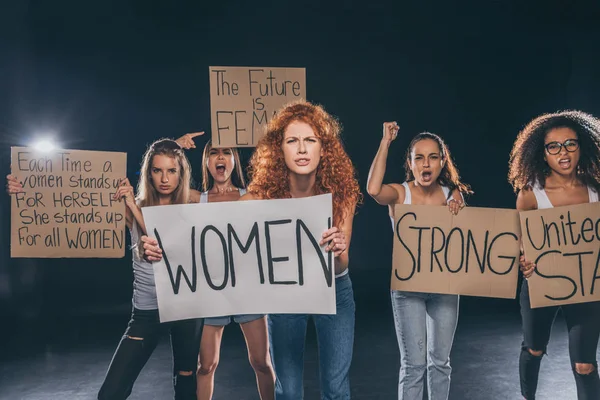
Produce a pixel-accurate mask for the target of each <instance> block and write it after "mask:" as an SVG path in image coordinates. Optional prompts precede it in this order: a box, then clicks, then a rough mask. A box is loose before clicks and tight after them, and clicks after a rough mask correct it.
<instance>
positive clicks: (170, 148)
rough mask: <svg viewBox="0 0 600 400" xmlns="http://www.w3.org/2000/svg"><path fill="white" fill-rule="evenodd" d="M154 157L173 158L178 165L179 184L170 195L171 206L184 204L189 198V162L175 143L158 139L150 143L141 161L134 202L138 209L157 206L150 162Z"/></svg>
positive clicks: (157, 198) (190, 177)
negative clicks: (135, 201)
mask: <svg viewBox="0 0 600 400" xmlns="http://www.w3.org/2000/svg"><path fill="white" fill-rule="evenodd" d="M156 155H164V156H167V157H171V158H174V159H175V161H176V162H177V164H178V165H179V184H178V185H177V188H176V189H175V190H174V191H173V193H172V194H171V204H186V203H188V202H189V198H190V186H191V179H192V172H191V170H192V169H191V167H190V162H189V161H188V159H187V157H186V156H185V154H184V152H183V149H182V148H181V147H180V146H179V144H177V142H176V141H174V140H171V139H160V140H157V141H156V142H154V143H152V145H150V147H148V150H146V153H145V154H144V157H143V159H142V166H141V169H140V179H139V181H138V186H137V196H136V200H137V203H138V205H139V206H140V207H149V206H156V205H158V204H159V197H158V192H157V190H156V188H155V187H154V185H153V184H152V176H151V175H152V160H153V159H154V156H156Z"/></svg>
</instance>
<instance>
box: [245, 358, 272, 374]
mask: <svg viewBox="0 0 600 400" xmlns="http://www.w3.org/2000/svg"><path fill="white" fill-rule="evenodd" d="M249 358H250V365H252V368H253V369H254V371H255V372H256V373H259V374H269V373H271V372H272V371H273V366H272V365H271V358H270V357H269V355H268V354H267V355H266V357H252V356H250V357H249Z"/></svg>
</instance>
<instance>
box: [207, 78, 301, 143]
mask: <svg viewBox="0 0 600 400" xmlns="http://www.w3.org/2000/svg"><path fill="white" fill-rule="evenodd" d="M209 74H210V110H211V111H210V112H211V127H212V145H213V146H214V147H254V146H256V144H257V143H258V140H259V139H260V138H261V136H262V135H263V133H264V129H265V127H266V125H267V123H268V122H269V120H270V119H271V118H272V117H273V115H274V114H275V112H277V110H279V109H280V108H281V107H282V106H283V105H285V104H287V103H289V102H291V101H294V100H300V99H306V70H305V69H304V68H268V67H209Z"/></svg>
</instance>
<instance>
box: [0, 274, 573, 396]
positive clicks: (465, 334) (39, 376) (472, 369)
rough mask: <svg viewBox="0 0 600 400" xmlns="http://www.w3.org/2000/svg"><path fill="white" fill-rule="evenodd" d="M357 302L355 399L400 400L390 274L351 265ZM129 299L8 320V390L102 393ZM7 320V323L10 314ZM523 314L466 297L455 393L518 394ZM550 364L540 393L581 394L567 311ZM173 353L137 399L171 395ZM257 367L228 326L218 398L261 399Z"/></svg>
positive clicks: (3, 377)
mask: <svg viewBox="0 0 600 400" xmlns="http://www.w3.org/2000/svg"><path fill="white" fill-rule="evenodd" d="M353 280H354V281H355V288H356V290H355V298H356V302H357V320H356V321H357V323H356V342H355V353H354V360H353V365H352V370H351V385H352V396H353V399H394V398H396V385H397V377H398V366H399V354H398V347H397V343H396V337H395V333H394V329H393V322H392V314H391V307H390V305H389V294H388V292H387V290H386V287H385V277H381V276H380V277H375V278H373V277H372V274H369V276H367V275H366V274H364V276H361V274H353ZM359 282H360V283H359ZM127 312H128V305H126V304H124V305H122V306H118V307H116V308H107V307H96V308H93V307H91V306H85V307H81V306H79V307H73V308H72V309H70V310H66V311H64V312H61V313H60V314H59V313H58V312H53V313H46V316H45V318H44V319H43V321H39V320H38V321H36V322H35V323H34V324H29V325H27V326H26V325H23V324H22V323H21V324H16V323H14V324H13V323H6V324H3V327H2V329H1V331H2V337H4V340H3V342H2V346H0V350H1V351H2V353H0V356H1V358H0V399H10V400H17V399H27V400H38V399H60V400H70V399H94V398H95V395H96V392H97V390H98V388H99V387H100V385H101V383H102V380H103V378H104V373H105V371H106V368H107V366H108V364H109V362H110V359H111V356H112V353H113V351H114V349H115V346H116V344H117V341H118V340H119V338H120V336H121V334H122V332H123V330H124V328H125V325H126V322H127V319H128V315H127ZM5 322H7V321H6V320H5ZM520 342H521V336H520V321H519V315H518V308H517V307H516V303H515V302H514V301H512V302H511V301H505V300H492V299H475V298H467V297H464V298H463V300H462V304H461V316H460V320H459V326H458V330H457V333H456V339H455V343H454V348H453V352H452V365H453V368H454V371H453V375H452V386H451V393H450V398H451V399H452V400H462V399H473V400H486V399H491V400H496V399H498V400H499V399H510V400H514V399H520V396H519V388H518V372H517V371H518V370H517V361H518V353H519V345H520ZM548 353H549V354H550V355H549V356H548V357H547V358H546V359H545V360H544V363H543V367H542V373H541V381H540V389H539V393H538V399H540V400H544V399H551V400H570V399H575V398H576V396H575V384H574V381H573V378H572V375H571V369H570V366H569V359H568V354H567V344H566V329H565V326H564V321H563V319H562V317H561V316H559V318H558V319H557V323H556V326H555V329H554V332H553V336H552V341H551V344H550V347H549V349H548ZM316 368H317V359H316V340H315V336H314V332H313V331H312V330H311V331H309V336H308V346H307V352H306V372H305V387H306V395H305V398H306V399H317V398H318V380H317V371H316ZM170 369H171V356H170V348H169V345H168V342H167V339H166V338H165V339H164V340H163V342H162V343H161V345H160V346H159V347H158V348H157V350H156V352H155V354H154V355H153V356H152V358H151V359H150V361H149V362H148V364H147V365H146V367H145V368H144V370H143V371H142V373H141V375H140V377H139V379H138V381H137V382H136V385H135V387H134V392H133V395H132V396H131V399H144V400H151V399H161V400H162V399H170V398H171V390H172V389H171V380H170ZM257 398H258V395H257V394H256V385H255V381H254V375H253V373H252V369H251V368H250V365H249V363H248V361H247V356H246V351H245V344H244V341H243V338H242V336H241V332H240V330H239V328H238V327H237V326H231V327H229V328H228V329H226V330H225V336H224V339H223V347H222V357H221V363H220V365H219V368H218V370H217V374H216V390H215V395H214V399H215V400H222V399H240V400H242V399H257Z"/></svg>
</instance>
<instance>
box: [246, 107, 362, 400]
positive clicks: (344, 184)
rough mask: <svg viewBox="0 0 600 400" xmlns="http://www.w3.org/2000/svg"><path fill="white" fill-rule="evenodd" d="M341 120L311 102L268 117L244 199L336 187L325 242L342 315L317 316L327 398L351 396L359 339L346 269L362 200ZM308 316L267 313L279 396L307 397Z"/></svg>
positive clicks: (314, 192) (283, 398) (282, 398)
mask: <svg viewBox="0 0 600 400" xmlns="http://www.w3.org/2000/svg"><path fill="white" fill-rule="evenodd" d="M340 131H341V129H340V125H339V124H338V122H337V121H336V119H335V118H334V117H332V116H331V115H329V114H328V113H327V112H326V111H325V110H324V109H323V108H322V107H320V106H318V105H314V104H311V103H308V102H298V103H292V104H289V105H287V106H285V107H283V108H282V109H281V110H279V112H278V113H277V114H276V115H275V116H274V117H273V119H272V120H271V121H270V122H269V125H268V127H267V131H266V133H265V135H264V136H263V137H262V138H261V140H260V142H259V143H258V146H257V148H256V151H255V152H254V154H253V156H252V159H251V160H250V166H249V175H250V178H251V182H250V185H249V186H248V193H247V194H246V195H244V196H243V197H242V198H241V199H240V200H254V199H257V200H258V199H283V198H300V197H309V196H315V195H318V194H324V193H331V194H332V197H333V227H332V228H331V229H329V230H327V231H326V232H325V233H323V236H322V238H321V245H322V246H323V245H326V247H325V250H326V251H332V252H333V254H334V256H335V273H336V281H335V290H336V307H337V309H336V314H335V315H312V318H313V321H314V323H315V327H316V331H317V338H318V344H319V373H320V381H321V393H322V398H324V399H334V398H335V399H349V398H350V381H349V378H348V373H349V370H350V363H351V361H352V347H353V344H354V311H355V307H354V295H353V291H352V283H351V281H350V276H349V275H348V262H349V257H348V249H349V246H350V239H351V236H352V221H353V218H354V212H355V208H356V205H357V203H358V202H359V201H360V199H361V194H360V189H359V186H358V181H357V180H356V177H355V170H354V166H353V165H352V162H351V161H350V158H349V157H348V155H347V154H346V151H345V150H344V147H343V145H342V141H341V139H340ZM308 318H309V315H304V314H277V315H269V336H270V343H271V358H272V360H273V367H274V368H275V374H276V376H277V382H276V388H275V392H276V398H277V399H279V400H287V399H301V398H302V397H303V382H302V376H303V370H304V342H305V338H306V328H307V323H308Z"/></svg>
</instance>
